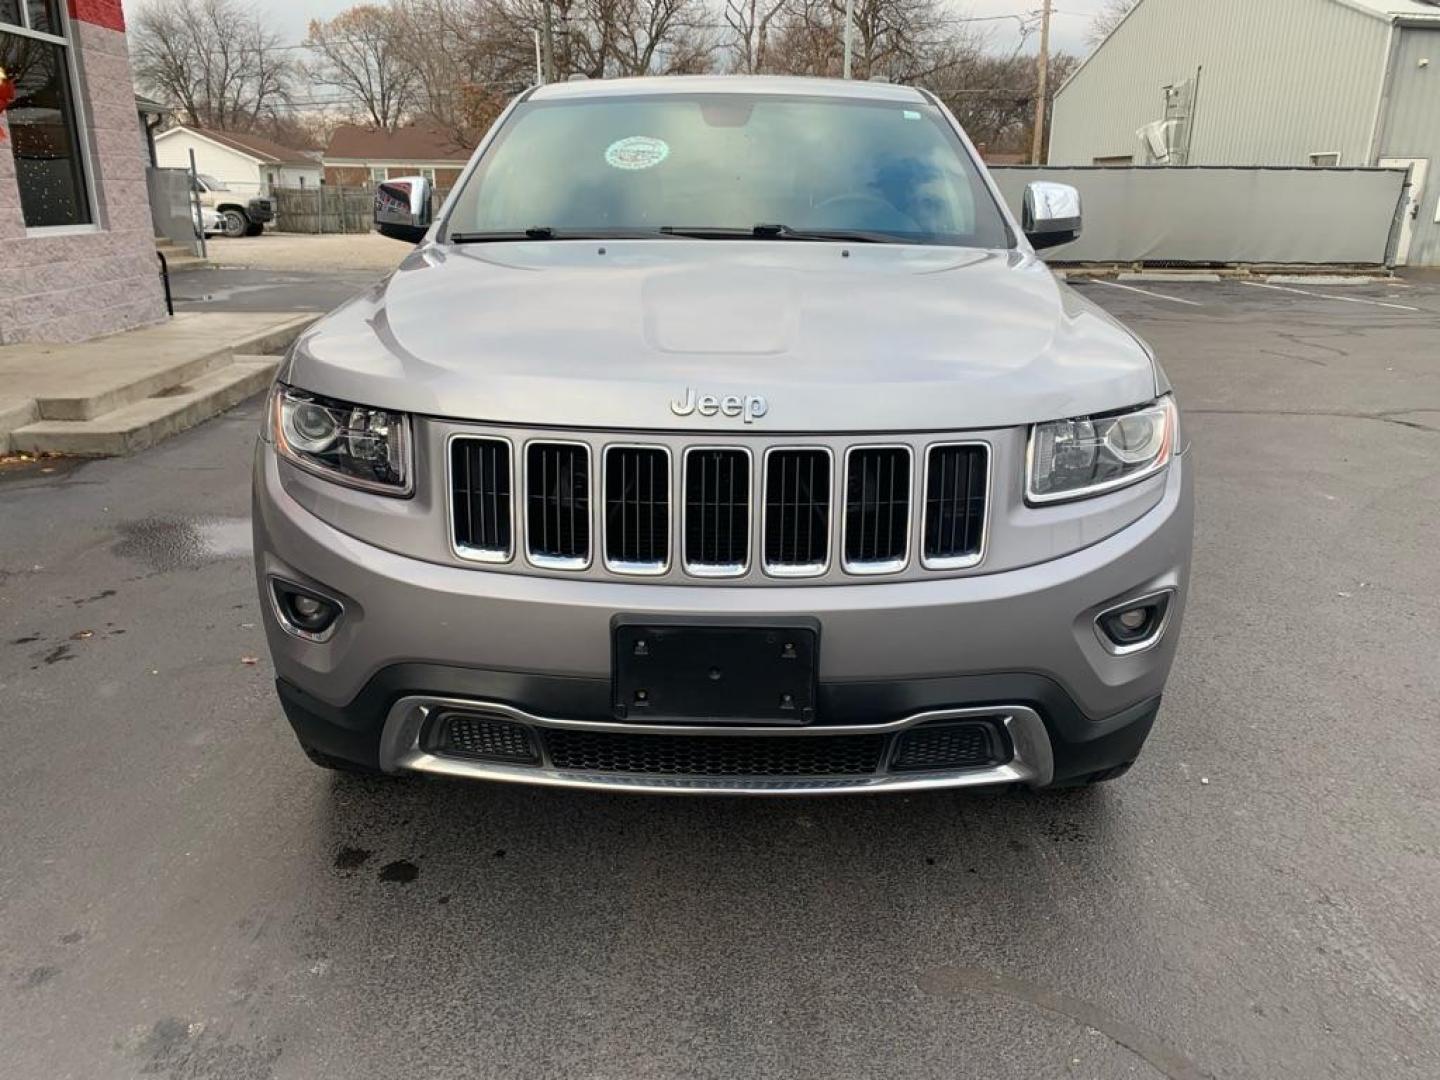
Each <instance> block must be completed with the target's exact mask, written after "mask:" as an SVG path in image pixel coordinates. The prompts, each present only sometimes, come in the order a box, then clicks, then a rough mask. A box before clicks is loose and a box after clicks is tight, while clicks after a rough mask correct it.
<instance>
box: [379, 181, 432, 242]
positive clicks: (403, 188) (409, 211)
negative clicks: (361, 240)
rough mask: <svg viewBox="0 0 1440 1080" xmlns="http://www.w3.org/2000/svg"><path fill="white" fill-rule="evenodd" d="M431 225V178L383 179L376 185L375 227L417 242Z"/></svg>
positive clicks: (399, 238) (381, 233)
mask: <svg viewBox="0 0 1440 1080" xmlns="http://www.w3.org/2000/svg"><path fill="white" fill-rule="evenodd" d="M429 228H430V181H429V180H428V179H426V178H425V177H423V176H405V177H401V178H399V179H397V180H386V181H385V182H384V183H383V184H379V185H377V186H376V188H375V230H376V231H377V232H378V233H379V234H380V235H381V236H388V237H390V239H392V240H404V241H405V242H406V243H407V244H418V243H419V242H420V241H421V240H423V239H424V238H425V232H426V230H427V229H429Z"/></svg>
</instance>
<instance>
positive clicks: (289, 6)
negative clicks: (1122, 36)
mask: <svg viewBox="0 0 1440 1080" xmlns="http://www.w3.org/2000/svg"><path fill="white" fill-rule="evenodd" d="M249 2H250V3H253V4H254V6H255V7H257V8H258V9H259V10H260V11H261V12H262V13H263V14H264V15H265V17H266V20H267V21H268V22H269V23H270V25H272V26H273V27H274V28H275V29H276V30H277V31H278V32H279V33H280V34H281V35H282V36H283V37H284V38H285V40H286V42H287V43H289V44H295V43H298V42H300V41H301V40H303V39H304V37H305V27H306V26H307V25H308V24H309V22H310V20H311V19H328V18H330V17H332V16H334V15H336V14H338V13H339V12H341V11H344V10H345V9H346V8H347V7H352V6H353V5H354V4H355V3H357V2H358V0H283V2H282V0H249ZM950 2H951V3H952V4H953V5H954V7H955V10H956V11H957V12H960V13H961V14H964V15H968V16H970V17H973V18H984V19H987V20H989V19H993V20H994V21H986V22H983V23H980V24H979V26H980V27H981V28H983V29H984V30H985V31H986V32H987V34H988V35H989V41H990V44H991V48H992V49H994V50H996V51H1004V52H1010V51H1012V50H1013V49H1014V48H1015V46H1016V44H1017V43H1018V42H1019V40H1020V33H1019V27H1020V22H1019V20H1017V19H1015V18H1011V17H1009V16H1016V15H1019V16H1027V15H1028V16H1032V18H1031V20H1030V21H1031V23H1032V24H1033V23H1034V19H1033V16H1034V14H1035V13H1036V12H1038V11H1039V9H1040V0H950ZM143 5H144V0H124V6H125V11H126V13H127V15H129V16H130V17H132V18H133V16H134V13H135V11H136V10H138V9H139V8H140V7H142V6H143ZM1103 5H1104V0H1055V18H1054V21H1053V22H1052V24H1051V47H1052V48H1053V49H1054V50H1055V51H1056V52H1071V53H1076V54H1078V55H1084V53H1085V51H1086V43H1085V42H1086V32H1087V30H1088V29H1089V25H1090V18H1091V16H1093V15H1094V14H1095V12H1096V11H1098V10H1099V9H1100V8H1101V7H1102V6H1103ZM996 16H1003V17H1002V18H995V17H996ZM1037 38H1038V34H1031V35H1030V38H1029V39H1028V40H1027V41H1026V43H1025V49H1026V51H1028V52H1034V51H1035V49H1036V40H1037Z"/></svg>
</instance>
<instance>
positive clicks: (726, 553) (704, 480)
mask: <svg viewBox="0 0 1440 1080" xmlns="http://www.w3.org/2000/svg"><path fill="white" fill-rule="evenodd" d="M749 565H750V454H749V452H748V451H745V450H732V449H726V448H723V447H721V448H717V449H713V450H712V449H709V448H703V447H697V446H692V447H691V448H690V449H689V450H687V451H686V453H685V569H686V570H687V571H689V572H690V573H692V574H695V575H697V576H699V577H731V576H735V575H738V574H743V573H745V571H746V569H747V568H748V567H749Z"/></svg>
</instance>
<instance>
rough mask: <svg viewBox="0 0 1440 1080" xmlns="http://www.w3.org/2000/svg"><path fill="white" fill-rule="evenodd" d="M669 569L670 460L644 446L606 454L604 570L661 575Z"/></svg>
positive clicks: (613, 449) (662, 452)
mask: <svg viewBox="0 0 1440 1080" xmlns="http://www.w3.org/2000/svg"><path fill="white" fill-rule="evenodd" d="M669 564H670V455H669V453H668V452H667V451H665V450H662V449H659V448H656V447H647V446H612V447H609V448H608V449H607V450H606V451H605V565H606V566H607V567H608V568H609V569H611V570H614V571H616V572H617V573H622V574H662V573H664V572H665V570H666V569H667V567H668V566H669Z"/></svg>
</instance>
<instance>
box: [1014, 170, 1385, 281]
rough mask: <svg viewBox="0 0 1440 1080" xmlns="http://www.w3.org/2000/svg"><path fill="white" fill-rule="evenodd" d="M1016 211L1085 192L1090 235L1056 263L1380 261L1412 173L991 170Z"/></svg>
mask: <svg viewBox="0 0 1440 1080" xmlns="http://www.w3.org/2000/svg"><path fill="white" fill-rule="evenodd" d="M991 173H992V174H993V175H994V177H995V182H996V184H998V185H999V187H1000V191H1001V194H1002V195H1004V197H1005V201H1006V202H1007V203H1008V204H1009V206H1010V208H1011V209H1012V210H1014V211H1015V212H1016V214H1017V215H1018V214H1019V212H1020V205H1021V200H1022V199H1023V197H1024V193H1025V185H1026V184H1027V183H1029V182H1030V181H1032V180H1051V181H1059V182H1060V183H1063V184H1073V185H1074V186H1075V187H1077V188H1079V189H1080V197H1081V201H1082V203H1083V205H1084V208H1085V229H1084V232H1082V233H1081V236H1080V239H1079V240H1077V241H1075V242H1074V243H1073V244H1064V245H1062V246H1060V247H1057V248H1052V249H1050V250H1049V251H1046V252H1043V255H1044V257H1045V258H1046V259H1047V260H1051V261H1055V262H1121V263H1129V262H1185V263H1308V264H1323V263H1331V264H1347V265H1354V264H1366V265H1376V266H1378V265H1380V264H1382V263H1384V261H1385V255H1386V248H1387V246H1388V241H1389V239H1390V227H1391V225H1392V224H1393V223H1394V221H1395V211H1396V208H1397V206H1398V204H1399V201H1400V192H1401V189H1402V187H1403V186H1404V183H1405V174H1404V173H1403V172H1402V171H1400V170H1398V169H1396V170H1387V169H1311V168H1296V169H1283V168H1270V169H1264V168H1262V169H1253V168H1190V169H1167V168H1149V169H1145V168H1135V169H1104V168H1086V167H1081V168H1068V169H1067V168H1061V167H1057V166H1050V167H1049V168H1035V167H1034V166H1015V167H1010V168H997V169H992V170H991Z"/></svg>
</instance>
